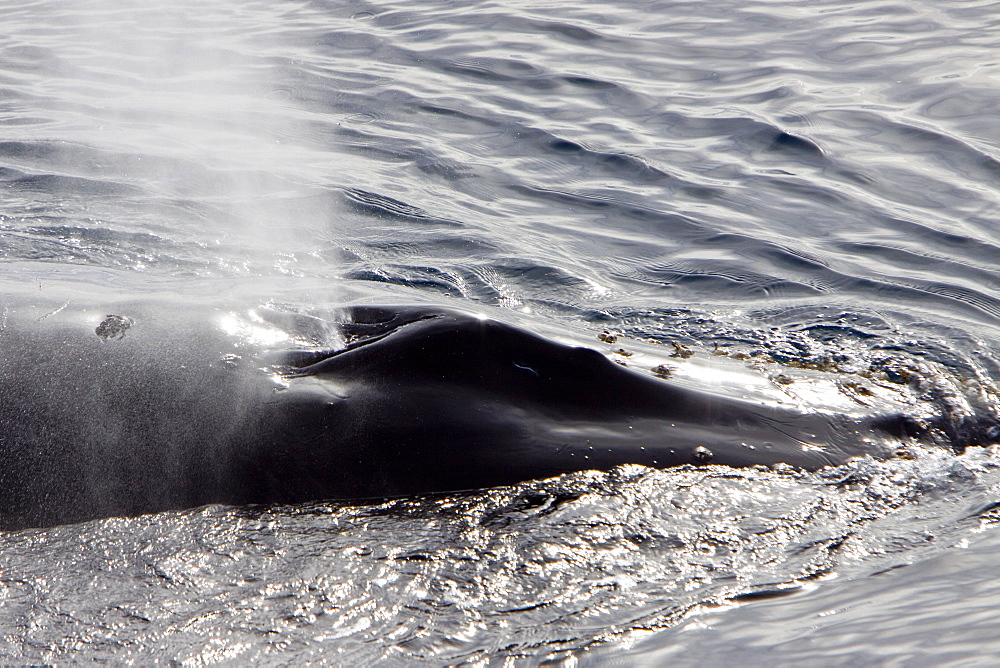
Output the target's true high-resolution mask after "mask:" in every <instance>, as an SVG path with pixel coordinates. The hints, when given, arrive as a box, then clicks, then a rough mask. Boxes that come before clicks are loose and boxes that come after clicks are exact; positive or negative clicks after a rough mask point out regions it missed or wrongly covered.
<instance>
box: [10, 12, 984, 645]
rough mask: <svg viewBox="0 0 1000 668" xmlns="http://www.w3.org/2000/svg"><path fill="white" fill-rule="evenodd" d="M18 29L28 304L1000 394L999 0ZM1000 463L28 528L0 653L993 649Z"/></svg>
mask: <svg viewBox="0 0 1000 668" xmlns="http://www.w3.org/2000/svg"><path fill="white" fill-rule="evenodd" d="M0 17H3V19H2V25H3V28H4V29H3V30H2V31H0V126H2V127H0V192H2V198H0V258H2V260H3V261H2V263H0V281H2V282H3V287H4V290H5V292H7V293H14V292H18V293H25V292H27V291H37V292H38V293H39V294H44V295H45V296H46V297H50V298H53V299H58V298H66V299H69V298H70V297H66V295H67V294H70V293H72V295H73V296H72V299H76V300H77V301H79V300H87V299H90V300H92V301H94V302H95V308H101V307H100V300H101V299H102V296H103V295H105V294H107V293H108V292H109V291H114V292H115V293H116V294H121V293H128V294H130V295H138V296H142V295H157V294H171V295H187V296H188V297H189V298H190V299H192V300H201V299H212V300H217V301H222V302H225V301H226V300H227V299H233V300H237V299H246V298H247V296H248V295H251V296H252V298H253V299H256V300H258V303H261V304H263V303H267V302H280V303H281V304H283V305H286V306H288V307H292V308H300V309H304V310H308V309H311V308H330V307H333V306H336V305H337V304H340V303H343V302H345V301H348V300H352V299H358V298H362V297H363V298H365V299H368V300H375V301H381V302H389V303H391V302H400V301H413V300H422V301H431V302H438V303H449V304H459V305H461V304H473V303H474V304H475V305H476V306H477V307H479V308H482V309H486V310H487V312H489V310H490V309H493V310H500V309H506V310H508V312H516V313H517V317H518V318H519V319H520V320H521V322H522V323H523V324H525V325H526V326H528V327H532V328H534V329H536V330H538V331H542V332H553V331H561V330H565V331H567V332H573V336H575V337H578V338H579V339H581V340H584V339H586V340H590V341H593V343H594V345H601V344H600V343H599V342H598V341H597V338H596V334H597V333H598V332H601V331H603V330H612V331H615V332H618V333H620V335H621V336H622V338H621V339H620V340H621V341H622V342H624V343H622V345H625V346H629V345H635V346H640V345H641V344H640V343H639V341H643V342H645V343H660V344H666V345H664V346H662V347H663V348H664V349H665V350H666V351H667V352H668V353H669V352H671V351H673V350H674V349H673V348H672V347H671V346H670V345H669V344H671V343H678V344H681V345H684V346H687V347H690V348H691V349H692V350H694V351H695V353H696V354H695V356H694V358H693V359H692V361H691V364H692V365H694V366H692V367H687V368H688V369H695V371H690V370H688V371H685V368H686V367H685V366H684V364H686V363H681V362H677V369H676V373H677V374H678V375H680V376H684V375H685V373H687V374H688V375H693V376H697V375H698V374H699V373H700V372H699V371H697V369H700V368H701V367H699V366H698V365H699V364H701V365H707V366H711V365H715V364H718V363H721V362H725V363H731V366H732V367H733V368H737V369H739V370H740V372H741V373H746V374H748V375H753V376H755V377H756V378H757V379H758V383H759V384H761V385H762V386H767V387H770V388H771V391H772V392H779V393H783V394H784V395H787V396H788V397H791V398H792V399H795V400H802V401H811V402H812V403H813V404H814V405H818V406H821V407H825V408H827V409H828V410H838V411H839V410H850V409H851V408H852V407H853V408H855V409H856V408H858V406H859V405H864V404H865V403H866V402H871V401H875V399H872V398H871V396H872V394H871V393H872V392H874V393H875V394H878V395H880V398H881V399H885V400H891V401H893V402H895V403H896V404H902V405H904V406H906V407H908V409H909V410H911V411H912V412H913V413H915V414H921V413H941V412H942V411H943V412H945V413H947V414H948V415H949V416H950V417H952V418H954V420H955V421H956V423H958V422H961V420H963V419H979V418H984V419H986V418H990V417H994V418H995V417H996V416H998V415H1000V409H998V405H1000V399H998V397H1000V393H998V392H997V389H996V383H997V382H998V381H1000V354H998V350H1000V346H998V342H1000V330H998V327H997V325H998V323H1000V270H998V260H1000V231H998V226H1000V206H998V204H1000V121H998V120H997V114H996V109H997V108H998V106H1000V58H998V55H997V54H998V51H997V49H996V45H997V43H998V42H1000V29H998V26H997V24H998V22H1000V5H998V4H997V3H988V2H959V1H946V2H907V3H898V2H880V1H872V2H861V3H852V4H845V3H842V2H811V3H800V2H758V3H750V4H747V3H737V2H732V3H727V2H715V3H701V2H697V3H695V2H673V3H627V2H607V1H605V2H575V3H522V2H484V3H451V2H444V1H441V2H421V3H403V2H397V3H391V2H385V3H351V2H319V1H317V2H305V1H302V2H293V1H288V2H275V3H260V4H258V3H236V2H233V3H211V5H209V6H205V5H203V4H202V3H195V2H180V3H171V4H169V5H167V4H166V3H164V6H163V7H159V8H152V7H149V6H148V5H146V4H144V3H121V2H119V3H110V2H75V1H69V2H50V1H44V0H43V1H41V2H0ZM0 352H2V354H3V355H5V356H12V355H13V356H16V355H17V351H16V350H8V349H4V350H2V351H0ZM609 352H610V351H609ZM720 354H721V355H720ZM727 357H728V358H729V359H726V358H727ZM734 358H735V359H734ZM748 365H750V366H749V367H748ZM858 388H863V389H864V391H862V390H859V389H858ZM998 464H1000V459H998V458H997V456H996V454H995V453H994V452H993V450H992V449H988V448H973V449H970V450H969V451H968V452H967V453H966V454H965V455H963V456H957V455H955V454H953V453H950V452H948V451H947V450H944V449H934V448H923V449H920V448H914V449H912V450H911V452H910V453H909V454H908V455H907V457H906V458H900V459H896V460H893V461H890V462H884V463H876V462H873V461H861V462H857V463H853V464H851V465H849V466H846V467H843V468H841V469H837V470H832V471H826V472H821V473H819V474H813V475H805V474H799V473H796V472H794V471H731V470H726V469H723V468H718V467H707V468H702V469H696V470H695V469H691V470H679V471H666V472H658V471H649V470H646V469H638V468H626V469H622V470H618V471H614V472H611V473H609V474H596V473H584V474H578V475H572V476H567V477H565V478H563V479H561V480H558V481H547V482H539V483H531V484H526V485H523V486H520V487H517V488H512V489H505V490H489V491H483V492H480V493H470V494H465V495H455V496H450V497H442V498H433V499H404V500H397V501H393V502H388V503H386V504H383V505H377V506H342V505H337V504H321V505H317V506H313V507H306V508H251V509H246V508H221V507H209V508H205V509H198V510H192V511H188V512H179V513H166V514H161V515H154V516H148V517H142V518H137V519H129V520H122V519H109V520H105V521H97V522H91V523H88V524H83V525H78V526H68V527H58V528H54V529H49V530H32V531H24V532H20V533H9V534H5V535H2V536H0V655H2V656H3V658H4V661H6V662H12V663H44V662H67V661H80V662H87V663H89V662H102V661H104V662H112V663H123V662H126V663H127V662H132V663H137V664H148V663H151V662H153V661H164V662H165V661H177V662H180V663H185V664H192V665H201V664H208V663H216V662H222V663H234V664H238V663H246V662H249V661H257V662H262V663H271V664H282V663H302V662H304V661H307V660H314V661H318V662H320V663H327V664H334V665H336V664H344V665H357V664H374V663H390V664H399V665H403V664H412V663H419V662H426V663H429V664H445V663H463V662H469V663H473V664H478V665H486V664H496V665H500V664H503V663H504V662H505V661H507V660H512V661H515V662H524V663H528V664H531V663H540V662H554V663H566V664H567V665H573V664H574V663H581V664H585V665H608V664H616V663H618V664H624V665H633V664H647V665H662V664H663V663H664V662H667V661H669V662H672V663H677V664H679V665H705V664H706V663H707V664H712V663H721V662H724V661H729V660H733V659H736V660H739V661H742V662H743V663H750V664H758V665H763V664H771V665H773V664H775V663H777V664H779V665H780V664H792V663H811V664H824V665H862V664H870V663H883V664H890V665H892V664H897V665H904V664H905V665H921V664H923V665H930V664H935V665H942V664H949V663H951V664H955V665H969V664H976V663H988V661H989V658H990V657H993V656H996V655H997V654H998V653H1000V646H998V643H997V640H996V638H997V637H998V634H997V633H996V623H995V622H994V621H993V618H994V614H993V613H994V611H995V609H996V607H997V604H998V603H1000V593H998V592H997V588H996V586H995V585H994V584H993V582H992V579H993V578H992V573H993V568H992V566H993V565H994V563H995V561H996V559H997V558H998V556H1000V543H998V540H1000V539H998V535H1000V534H997V533H996V528H995V526H994V525H995V524H996V522H997V519H998V517H1000V516H998V514H997V511H996V507H995V504H996V503H997V502H998V501H1000V470H998V468H997V467H998Z"/></svg>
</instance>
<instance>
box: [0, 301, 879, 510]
mask: <svg viewBox="0 0 1000 668" xmlns="http://www.w3.org/2000/svg"><path fill="white" fill-rule="evenodd" d="M43 311H44V310H38V309H35V310H31V309H20V310H18V309H13V310H12V309H7V311H6V312H5V313H6V315H5V316H4V319H3V328H2V330H0V458H2V465H0V526H2V527H5V528H17V527H26V526H39V525H51V524H58V523H67V522H73V521H79V520H85V519H90V518H96V517H108V516H116V515H134V514H140V513H146V512H154V511H159V510H165V509H179V508H187V507H195V506H198V505H203V504H206V503H214V502H221V503H230V504H242V503H269V502H301V501H309V500H322V499H360V498H371V497H388V496H398V495H407V494H417V493H425V492H442V491H457V490H463V489H473V488H481V487H489V486H496V485H503V484H511V483H516V482H520V481H524V480H529V479H534V478H544V477H549V476H554V475H557V474H561V473H566V472H572V471H580V470H586V469H608V468H611V467H614V466H616V465H620V464H641V465H647V466H652V467H660V468H662V467H671V466H679V465H685V464H699V463H705V462H706V461H710V462H711V463H716V464H727V465H731V466H752V465H756V464H764V465H771V464H775V463H787V464H790V465H792V466H795V467H800V468H803V469H818V468H820V467H823V466H827V465H831V464H838V463H841V462H844V461H846V460H848V459H849V458H852V457H855V456H859V455H864V454H882V453H881V452H879V451H877V448H878V447H879V446H878V445H877V443H879V442H882V444H883V445H882V447H886V446H885V444H884V439H879V438H872V437H874V436H876V432H877V431H878V430H877V428H876V427H874V426H873V425H874V424H876V421H873V420H864V419H857V418H850V417H846V416H831V415H827V414H818V413H808V412H802V411H798V410H795V409H792V408H787V407H780V406H775V405H764V404H759V403H755V402H750V401H745V400H742V399H740V398H738V397H731V396H721V395H717V394H713V393H710V392H705V391H698V390H694V389H689V388H685V387H682V386H679V385H677V384H674V383H671V382H669V381H664V380H660V379H658V378H654V377H651V376H646V375H643V374H640V373H637V372H634V371H631V370H629V369H625V368H622V367H621V366H619V365H617V364H615V363H613V362H612V361H611V360H609V359H608V358H607V357H606V356H604V355H603V354H602V353H600V352H598V351H596V350H593V349H589V348H581V347H573V346H567V345H563V344H560V343H555V342H553V341H551V340H548V339H546V338H543V337H540V336H537V335H535V334H533V333H530V332H527V331H525V330H522V329H520V328H518V327H515V326H512V325H509V324H505V323H502V322H498V321H495V320H491V319H485V318H482V317H477V316H475V315H469V314H466V313H462V312H458V311H452V310H447V309H442V308H436V307H401V308H384V307H349V308H346V309H344V311H343V322H342V323H340V324H339V327H340V328H341V329H342V332H343V335H344V337H345V338H346V340H347V345H346V346H345V347H342V348H340V349H339V350H335V351H332V352H320V351H299V352H296V353H289V354H284V355H277V354H275V353H273V352H271V353H265V352H264V351H266V350H268V349H269V348H273V347H274V346H275V345H277V344H273V343H268V342H267V341H261V342H258V343H256V344H248V343H246V341H248V340H250V339H252V338H253V337H243V339H242V340H243V343H242V344H234V341H233V339H234V335H233V334H232V331H230V332H229V333H228V334H227V333H226V331H225V328H222V329H220V328H219V327H216V326H214V325H213V326H208V325H205V324H204V322H203V319H202V318H201V317H200V316H198V315H197V314H193V313H188V312H187V311H186V310H185V309H183V308H182V309H174V310H168V311H165V312H162V311H161V312H157V311H155V310H154V311H148V312H146V311H143V309H142V308H131V309H128V313H126V314H125V315H128V316H129V318H125V317H124V316H123V317H117V315H116V317H110V318H105V317H104V316H105V315H106V314H104V313H101V315H97V312H96V311H92V310H91V311H89V312H88V313H89V315H88V316H87V318H84V317H78V316H74V315H72V314H71V313H70V312H71V311H73V308H68V309H64V310H55V311H54V312H43ZM88 318H89V319H88ZM287 318H288V319H289V320H295V316H287ZM95 319H96V320H97V321H100V320H102V319H103V322H100V324H99V325H98V327H97V329H96V330H95V328H94V322H95ZM301 321H302V323H304V324H305V326H307V327H315V326H317V325H316V322H315V321H310V320H309V319H308V318H301ZM133 323H134V324H133ZM302 323H300V324H302ZM95 332H96V334H95ZM265 338H266V337H265ZM267 355H270V357H268V356H267Z"/></svg>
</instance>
